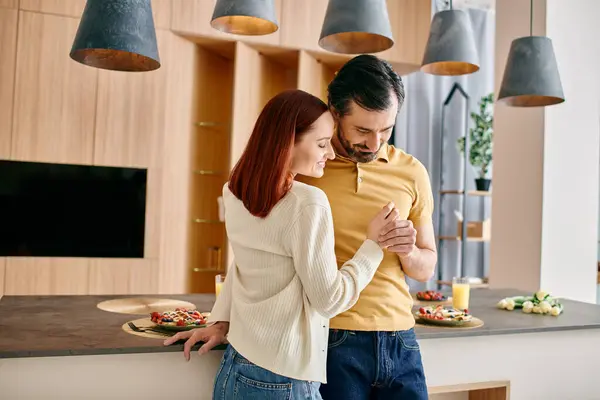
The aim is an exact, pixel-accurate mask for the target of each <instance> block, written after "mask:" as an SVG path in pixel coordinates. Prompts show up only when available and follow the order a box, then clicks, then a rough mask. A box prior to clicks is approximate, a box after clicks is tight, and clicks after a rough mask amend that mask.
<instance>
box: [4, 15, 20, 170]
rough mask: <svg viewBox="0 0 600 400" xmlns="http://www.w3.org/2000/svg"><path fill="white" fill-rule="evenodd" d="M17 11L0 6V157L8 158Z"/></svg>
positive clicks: (13, 85)
mask: <svg viewBox="0 0 600 400" xmlns="http://www.w3.org/2000/svg"><path fill="white" fill-rule="evenodd" d="M18 13H19V12H18V11H17V10H16V9H8V8H0V49H2V57H0V159H1V158H5V159H7V158H10V143H11V130H12V118H13V115H12V114H13V94H14V88H15V59H16V54H17V21H18Z"/></svg>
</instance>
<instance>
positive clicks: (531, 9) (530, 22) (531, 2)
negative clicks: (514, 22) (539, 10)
mask: <svg viewBox="0 0 600 400" xmlns="http://www.w3.org/2000/svg"><path fill="white" fill-rule="evenodd" d="M529 36H533V0H530V1H529Z"/></svg>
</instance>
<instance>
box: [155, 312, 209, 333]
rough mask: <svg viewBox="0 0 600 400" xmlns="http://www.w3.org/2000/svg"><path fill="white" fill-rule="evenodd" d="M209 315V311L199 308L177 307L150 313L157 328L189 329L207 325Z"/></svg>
mask: <svg viewBox="0 0 600 400" xmlns="http://www.w3.org/2000/svg"><path fill="white" fill-rule="evenodd" d="M208 315H209V314H208V313H201V312H200V311H198V310H189V309H187V308H176V309H175V310H169V311H164V312H153V313H151V314H150V320H151V321H152V322H153V323H154V324H155V328H156V329H162V330H167V331H187V330H190V329H194V328H202V327H204V326H206V321H207V317H208Z"/></svg>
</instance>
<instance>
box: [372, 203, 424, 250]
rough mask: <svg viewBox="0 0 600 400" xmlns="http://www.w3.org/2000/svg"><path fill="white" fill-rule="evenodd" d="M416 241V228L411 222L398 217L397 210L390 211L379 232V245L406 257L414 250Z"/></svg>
mask: <svg viewBox="0 0 600 400" xmlns="http://www.w3.org/2000/svg"><path fill="white" fill-rule="evenodd" d="M416 242H417V230H416V229H415V228H414V226H413V224H412V222H411V221H409V220H403V219H400V218H399V217H398V213H397V212H396V213H394V212H390V213H389V214H388V216H387V217H386V223H385V225H384V226H383V228H381V230H380V232H379V238H378V243H379V245H380V246H381V247H382V248H384V249H386V250H387V251H390V252H392V253H396V254H398V256H400V257H407V256H409V255H410V254H412V253H413V251H415V250H416V248H417V247H416Z"/></svg>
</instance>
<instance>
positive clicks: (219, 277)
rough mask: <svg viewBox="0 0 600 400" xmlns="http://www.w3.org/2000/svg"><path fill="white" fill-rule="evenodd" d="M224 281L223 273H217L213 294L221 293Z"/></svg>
mask: <svg viewBox="0 0 600 400" xmlns="http://www.w3.org/2000/svg"><path fill="white" fill-rule="evenodd" d="M224 283H225V274H218V275H216V276H215V295H217V296H218V295H219V294H220V293H221V289H222V288H223V284H224Z"/></svg>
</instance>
